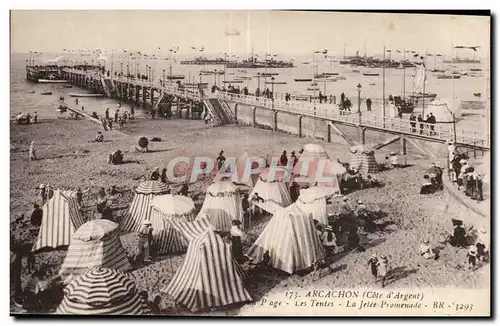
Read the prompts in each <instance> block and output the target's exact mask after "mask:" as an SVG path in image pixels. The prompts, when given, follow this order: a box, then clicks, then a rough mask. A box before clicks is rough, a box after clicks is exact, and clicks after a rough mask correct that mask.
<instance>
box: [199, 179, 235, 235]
mask: <svg viewBox="0 0 500 326" xmlns="http://www.w3.org/2000/svg"><path fill="white" fill-rule="evenodd" d="M231 184H232V183H231ZM198 216H205V217H206V218H207V219H208V221H210V224H212V225H213V226H214V227H215V228H216V229H217V230H219V231H226V232H228V231H229V230H230V229H231V226H232V224H231V223H232V221H233V220H238V221H241V222H243V208H242V205H241V197H240V195H239V193H237V192H228V193H226V195H225V196H215V197H214V196H212V195H210V194H208V193H207V195H206V196H205V200H204V201H203V206H202V207H201V209H200V212H199V214H198Z"/></svg>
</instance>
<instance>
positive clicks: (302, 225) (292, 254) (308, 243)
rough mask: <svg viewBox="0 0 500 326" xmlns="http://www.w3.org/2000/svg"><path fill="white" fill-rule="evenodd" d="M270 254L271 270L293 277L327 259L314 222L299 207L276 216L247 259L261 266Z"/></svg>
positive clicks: (281, 210)
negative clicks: (260, 262) (296, 273)
mask: <svg viewBox="0 0 500 326" xmlns="http://www.w3.org/2000/svg"><path fill="white" fill-rule="evenodd" d="M266 252H269V256H270V264H271V266H273V267H274V268H277V269H280V270H282V271H285V272H287V273H289V274H293V273H294V272H297V271H301V270H304V269H306V268H309V267H311V266H312V265H313V264H314V263H315V262H317V261H318V260H320V259H322V258H323V257H324V256H325V250H324V248H323V246H322V244H321V242H320V239H319V237H318V235H317V234H316V230H315V228H314V223H313V220H312V219H311V218H310V217H309V216H308V215H307V214H306V213H304V212H303V211H302V210H300V209H299V208H298V207H297V205H295V204H293V205H290V206H288V207H286V208H283V209H280V210H278V211H277V212H276V214H274V215H273V217H272V218H271V220H270V221H269V223H268V224H267V226H266V228H265V229H264V231H262V233H261V234H260V236H259V237H258V238H257V240H255V243H254V244H253V245H252V246H251V247H250V249H249V250H248V253H247V255H248V256H249V257H250V258H251V259H252V260H254V261H257V262H258V261H262V259H263V257H264V254H265V253H266Z"/></svg>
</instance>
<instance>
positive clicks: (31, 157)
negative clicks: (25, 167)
mask: <svg viewBox="0 0 500 326" xmlns="http://www.w3.org/2000/svg"><path fill="white" fill-rule="evenodd" d="M29 160H30V161H35V160H37V157H36V151H35V142H34V141H32V142H31V144H30V149H29Z"/></svg>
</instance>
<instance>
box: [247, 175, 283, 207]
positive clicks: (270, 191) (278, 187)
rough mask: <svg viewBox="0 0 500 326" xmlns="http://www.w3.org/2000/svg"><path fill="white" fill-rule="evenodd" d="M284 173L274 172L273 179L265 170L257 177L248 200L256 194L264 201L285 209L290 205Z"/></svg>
mask: <svg viewBox="0 0 500 326" xmlns="http://www.w3.org/2000/svg"><path fill="white" fill-rule="evenodd" d="M286 181H287V180H286V176H285V172H283V171H279V170H278V171H276V173H275V175H274V177H272V176H271V174H270V173H269V168H266V169H265V170H264V171H262V172H261V173H260V175H259V179H258V180H257V183H256V184H255V187H253V189H252V191H251V192H250V198H252V196H253V195H254V194H255V193H257V194H258V195H259V196H260V197H261V198H262V199H264V201H272V202H274V203H276V204H278V205H280V206H281V207H286V206H288V205H290V204H291V203H292V199H291V197H290V190H289V188H288V182H286Z"/></svg>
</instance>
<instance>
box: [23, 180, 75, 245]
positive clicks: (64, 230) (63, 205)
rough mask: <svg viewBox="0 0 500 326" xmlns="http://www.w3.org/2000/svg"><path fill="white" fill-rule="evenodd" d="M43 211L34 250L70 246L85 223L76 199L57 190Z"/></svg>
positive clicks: (67, 193)
mask: <svg viewBox="0 0 500 326" xmlns="http://www.w3.org/2000/svg"><path fill="white" fill-rule="evenodd" d="M42 210H43V217H42V224H41V226H40V231H39V232H38V238H37V240H36V242H35V244H34V245H33V249H32V250H33V251H36V250H39V249H41V248H44V247H52V248H57V247H60V246H67V245H69V244H70V242H71V236H72V235H73V233H74V232H75V231H76V230H77V229H78V228H79V227H80V226H82V225H83V223H84V219H83V216H82V215H81V214H80V211H79V209H78V202H77V201H76V198H75V197H73V196H71V194H70V193H69V192H64V191H61V190H60V189H56V190H55V191H54V195H53V196H52V198H51V199H49V200H48V201H47V202H46V203H45V205H43V208H42Z"/></svg>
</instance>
